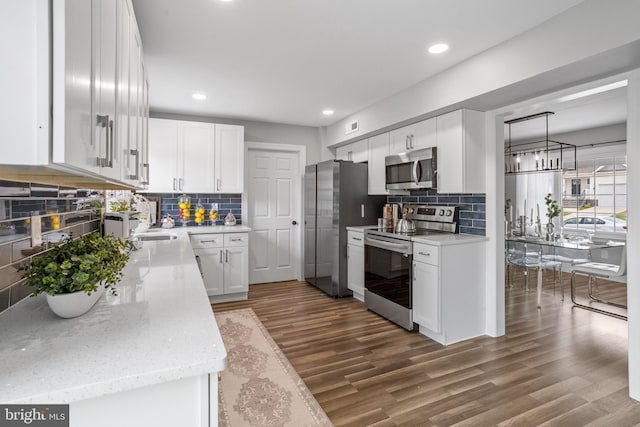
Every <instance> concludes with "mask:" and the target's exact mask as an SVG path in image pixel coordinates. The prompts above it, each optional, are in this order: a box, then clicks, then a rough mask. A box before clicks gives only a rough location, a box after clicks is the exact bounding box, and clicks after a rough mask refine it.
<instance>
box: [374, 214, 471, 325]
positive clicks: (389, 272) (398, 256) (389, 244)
mask: <svg viewBox="0 0 640 427" xmlns="http://www.w3.org/2000/svg"><path fill="white" fill-rule="evenodd" d="M403 209H407V210H408V216H407V218H408V219H410V220H412V221H414V223H415V226H416V231H415V232H414V233H396V232H395V231H394V230H376V229H374V230H367V231H366V232H365V240H364V244H365V275H364V282H365V291H364V303H365V305H366V307H367V308H368V309H369V310H371V311H374V312H376V313H378V314H380V315H381V316H383V317H386V318H387V319H389V320H391V321H392V322H394V323H397V324H398V325H400V326H402V327H403V328H405V329H407V330H410V331H412V330H414V329H415V327H414V323H413V315H412V308H413V301H412V290H411V289H412V282H413V244H412V242H411V239H412V238H413V237H414V236H428V235H433V234H442V233H457V232H458V209H457V207H455V206H430V205H404V206H403Z"/></svg>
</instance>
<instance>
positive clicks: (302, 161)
mask: <svg viewBox="0 0 640 427" xmlns="http://www.w3.org/2000/svg"><path fill="white" fill-rule="evenodd" d="M250 150H251V151H271V152H273V151H276V152H287V153H296V154H297V155H298V162H299V165H298V166H299V168H300V169H299V176H298V177H297V178H296V180H297V184H298V188H300V205H299V206H298V212H299V213H300V217H301V218H299V219H298V225H302V224H303V223H304V221H303V220H302V217H303V216H304V186H303V178H304V168H305V166H306V165H307V147H305V146H304V145H293V144H276V143H271V142H254V141H245V143H244V186H243V192H242V212H246V214H245V215H243V216H245V219H246V221H243V223H244V224H245V225H247V226H249V227H251V224H250V223H249V221H248V220H249V201H248V196H249V165H248V161H249V151H250ZM296 233H297V239H296V243H297V248H292V249H293V250H294V251H295V252H297V253H294V256H295V257H298V258H299V259H298V260H297V273H298V277H297V280H304V277H303V272H304V233H303V232H302V227H301V226H299V227H296ZM249 245H251V241H249ZM296 249H297V251H296Z"/></svg>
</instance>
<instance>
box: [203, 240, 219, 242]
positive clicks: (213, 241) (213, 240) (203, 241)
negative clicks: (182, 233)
mask: <svg viewBox="0 0 640 427" xmlns="http://www.w3.org/2000/svg"><path fill="white" fill-rule="evenodd" d="M199 242H200V243H218V241H217V240H199Z"/></svg>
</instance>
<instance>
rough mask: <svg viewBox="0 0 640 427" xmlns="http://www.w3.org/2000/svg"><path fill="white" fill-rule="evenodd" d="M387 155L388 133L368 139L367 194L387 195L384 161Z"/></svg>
mask: <svg viewBox="0 0 640 427" xmlns="http://www.w3.org/2000/svg"><path fill="white" fill-rule="evenodd" d="M388 155H389V132H387V133H383V134H381V135H376V136H374V137H372V138H369V164H368V167H369V194H370V195H374V194H388V192H387V189H386V188H385V182H386V180H385V164H384V159H385V157H387V156H388Z"/></svg>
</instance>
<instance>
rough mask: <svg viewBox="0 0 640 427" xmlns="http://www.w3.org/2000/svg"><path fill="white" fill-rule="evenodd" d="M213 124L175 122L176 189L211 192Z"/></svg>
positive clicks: (212, 186) (212, 185)
mask: <svg viewBox="0 0 640 427" xmlns="http://www.w3.org/2000/svg"><path fill="white" fill-rule="evenodd" d="M213 167H214V125H212V124H210V123H199V122H178V162H177V167H176V169H177V179H178V183H177V191H180V192H189V193H213V192H214V184H213V181H214V179H213Z"/></svg>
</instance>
